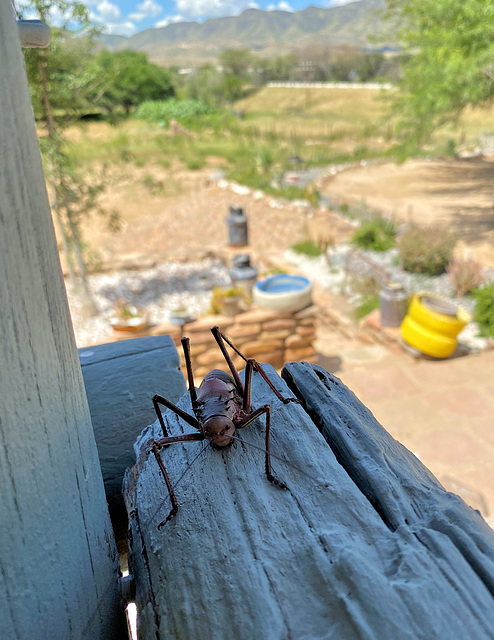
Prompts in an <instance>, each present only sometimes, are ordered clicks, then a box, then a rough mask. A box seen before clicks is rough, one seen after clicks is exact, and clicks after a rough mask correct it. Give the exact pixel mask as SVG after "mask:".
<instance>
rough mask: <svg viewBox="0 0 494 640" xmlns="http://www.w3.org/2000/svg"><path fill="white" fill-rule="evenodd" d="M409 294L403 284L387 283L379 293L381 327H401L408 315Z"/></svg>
mask: <svg viewBox="0 0 494 640" xmlns="http://www.w3.org/2000/svg"><path fill="white" fill-rule="evenodd" d="M407 297H408V296H407V292H406V291H405V287H404V286H403V285H402V284H401V282H387V283H386V285H385V286H384V289H382V290H381V291H380V292H379V305H380V308H381V325H382V326H383V327H399V326H400V324H401V323H402V321H403V318H404V317H405V315H406V313H407Z"/></svg>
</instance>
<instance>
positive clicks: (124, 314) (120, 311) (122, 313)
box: [113, 298, 142, 320]
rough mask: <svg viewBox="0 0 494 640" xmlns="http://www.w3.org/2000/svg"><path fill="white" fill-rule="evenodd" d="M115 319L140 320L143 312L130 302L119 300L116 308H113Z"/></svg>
mask: <svg viewBox="0 0 494 640" xmlns="http://www.w3.org/2000/svg"><path fill="white" fill-rule="evenodd" d="M113 310H114V313H115V317H117V318H119V319H120V320H129V319H130V318H138V317H139V316H140V315H141V313H142V312H141V310H140V309H138V308H137V307H135V306H134V305H133V304H130V302H127V301H126V300H123V299H122V298H119V299H118V300H117V301H116V303H115V306H114V307H113Z"/></svg>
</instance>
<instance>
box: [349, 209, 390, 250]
mask: <svg viewBox="0 0 494 640" xmlns="http://www.w3.org/2000/svg"><path fill="white" fill-rule="evenodd" d="M352 244H354V245H356V246H357V247H359V248H360V249H370V250H371V251H387V250H388V249H391V248H393V247H394V246H395V244H396V227H395V224H394V222H393V221H392V220H387V219H386V218H381V217H380V216H375V217H374V218H371V219H370V220H367V221H365V222H363V223H362V224H361V225H360V227H359V228H358V229H357V231H355V233H354V234H353V236H352Z"/></svg>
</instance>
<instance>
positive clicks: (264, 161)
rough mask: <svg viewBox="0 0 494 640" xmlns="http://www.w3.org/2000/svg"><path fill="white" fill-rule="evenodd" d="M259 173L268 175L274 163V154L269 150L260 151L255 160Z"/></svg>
mask: <svg viewBox="0 0 494 640" xmlns="http://www.w3.org/2000/svg"><path fill="white" fill-rule="evenodd" d="M255 162H256V168H257V171H258V173H261V174H267V173H269V171H270V170H271V167H272V166H273V163H274V158H273V154H272V153H271V151H270V150H269V149H266V148H263V149H259V151H258V152H257V154H256V158H255Z"/></svg>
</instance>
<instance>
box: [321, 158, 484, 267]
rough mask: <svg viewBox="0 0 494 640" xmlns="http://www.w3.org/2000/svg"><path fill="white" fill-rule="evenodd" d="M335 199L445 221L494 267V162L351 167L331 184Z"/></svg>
mask: <svg viewBox="0 0 494 640" xmlns="http://www.w3.org/2000/svg"><path fill="white" fill-rule="evenodd" d="M322 190H323V192H324V193H325V194H328V195H329V196H330V197H331V198H332V199H333V200H335V201H339V202H347V203H348V204H353V205H356V204H359V203H360V202H362V201H365V203H366V205H367V206H368V207H369V208H371V209H376V210H377V211H381V212H388V213H391V214H392V215H394V216H395V217H396V218H397V219H398V220H413V221H416V222H418V223H421V224H432V223H436V222H438V223H441V224H446V225H448V226H449V227H450V228H452V229H454V230H456V231H457V232H458V234H459V236H460V238H461V240H460V242H459V245H458V247H459V249H460V250H461V249H463V248H470V249H472V250H473V251H474V252H475V255H476V256H477V257H478V259H479V260H481V261H482V262H484V263H485V264H486V265H489V266H494V209H493V191H494V158H493V157H489V158H488V157H484V158H470V159H458V160H452V159H445V160H437V159H435V160H408V161H407V162H405V163H403V164H401V165H397V164H395V163H391V162H388V163H384V164H371V165H369V166H366V167H359V168H355V169H349V170H347V171H344V172H342V173H340V174H338V175H336V176H334V177H332V178H329V179H328V180H327V181H325V183H324V185H323V189H322Z"/></svg>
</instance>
